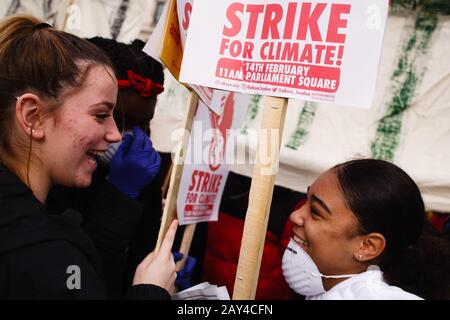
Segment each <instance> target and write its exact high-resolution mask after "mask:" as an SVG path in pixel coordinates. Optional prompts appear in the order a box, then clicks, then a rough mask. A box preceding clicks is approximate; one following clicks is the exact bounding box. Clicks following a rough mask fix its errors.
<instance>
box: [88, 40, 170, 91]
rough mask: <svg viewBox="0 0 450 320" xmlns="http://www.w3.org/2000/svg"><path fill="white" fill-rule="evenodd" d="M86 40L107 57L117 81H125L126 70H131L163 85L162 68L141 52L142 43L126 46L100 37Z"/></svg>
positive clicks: (134, 42)
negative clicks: (112, 65)
mask: <svg viewBox="0 0 450 320" xmlns="http://www.w3.org/2000/svg"><path fill="white" fill-rule="evenodd" d="M87 40H88V41H89V42H91V43H93V44H95V45H96V46H97V47H99V48H101V49H102V50H103V51H104V52H105V53H106V54H107V55H108V56H109V58H110V59H111V61H112V62H113V64H114V67H115V71H116V76H117V79H127V70H131V71H133V72H134V73H137V74H139V75H140V76H143V77H146V78H149V79H151V80H152V81H154V82H156V83H159V84H163V83H164V72H163V67H162V65H161V63H159V62H158V61H156V60H155V59H153V58H152V57H150V56H148V55H147V54H145V53H144V52H143V51H142V49H143V48H144V45H145V43H144V42H143V41H141V40H139V39H136V40H134V41H133V42H132V43H131V44H129V45H127V44H125V43H121V42H117V41H116V40H112V39H105V38H101V37H94V38H90V39H87Z"/></svg>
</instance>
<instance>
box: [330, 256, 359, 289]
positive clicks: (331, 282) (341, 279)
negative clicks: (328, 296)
mask: <svg viewBox="0 0 450 320" xmlns="http://www.w3.org/2000/svg"><path fill="white" fill-rule="evenodd" d="M367 267H368V266H367V265H366V264H363V263H361V264H359V265H358V266H355V268H354V269H353V270H352V271H349V272H345V273H340V274H339V275H346V274H349V275H351V274H359V273H363V272H364V271H366V270H367ZM350 278H351V277H350V276H349V277H348V278H337V279H335V278H325V277H322V283H323V288H324V289H325V290H326V291H328V290H330V289H331V288H333V287H334V286H335V285H337V284H339V283H341V282H343V281H345V280H348V279H350Z"/></svg>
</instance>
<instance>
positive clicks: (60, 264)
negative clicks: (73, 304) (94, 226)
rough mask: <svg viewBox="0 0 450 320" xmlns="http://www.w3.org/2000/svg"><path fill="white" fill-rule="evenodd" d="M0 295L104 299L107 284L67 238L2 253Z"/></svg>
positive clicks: (28, 297) (35, 297)
mask: <svg viewBox="0 0 450 320" xmlns="http://www.w3.org/2000/svg"><path fill="white" fill-rule="evenodd" d="M1 260H2V263H1V264H0V265H1V270H0V283H2V288H0V292H1V293H0V296H3V298H5V299H31V300H36V299H38V300H39V299H45V300H47V299H63V300H77V299H105V298H106V293H105V287H104V283H103V279H102V277H101V275H99V274H98V273H97V272H96V270H95V268H94V267H93V265H92V264H91V262H90V261H89V260H88V259H87V257H86V256H85V255H84V253H83V252H82V251H80V250H79V249H78V248H77V247H75V246H74V245H72V244H71V243H70V242H67V241H64V240H55V241H49V242H42V243H40V244H36V245H32V246H29V247H25V248H22V249H20V250H17V251H13V252H10V253H8V254H5V255H2V257H1Z"/></svg>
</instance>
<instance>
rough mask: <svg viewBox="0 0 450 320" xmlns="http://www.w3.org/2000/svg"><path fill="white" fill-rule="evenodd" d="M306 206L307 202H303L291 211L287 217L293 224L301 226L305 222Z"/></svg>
mask: <svg viewBox="0 0 450 320" xmlns="http://www.w3.org/2000/svg"><path fill="white" fill-rule="evenodd" d="M306 207H307V204H306V203H305V204H304V205H303V206H301V207H300V208H299V209H297V210H295V211H294V212H292V213H291V215H290V217H289V218H290V219H291V221H292V222H293V223H294V224H295V225H297V226H300V227H302V226H303V225H304V224H305V220H306V218H307V210H306Z"/></svg>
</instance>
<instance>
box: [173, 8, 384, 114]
mask: <svg viewBox="0 0 450 320" xmlns="http://www.w3.org/2000/svg"><path fill="white" fill-rule="evenodd" d="M387 12H388V1H387V0H310V1H292V0H291V1H289V0H284V1H274V0H269V1H267V0H241V1H236V0H221V1H210V0H195V3H194V7H193V10H192V14H191V16H190V27H189V33H188V37H187V41H186V47H185V49H184V57H183V63H182V68H181V75H180V80H181V81H183V82H186V83H192V84H196V85H203V86H208V87H214V88H218V89H224V90H230V91H240V92H245V93H253V94H261V95H271V96H278V97H286V98H297V99H301V100H310V101H324V102H332V103H336V104H341V105H347V106H349V105H350V106H357V107H369V106H370V105H371V102H372V97H373V93H374V89H375V83H376V76H377V69H378V65H379V60H380V54H381V45H382V41H383V34H384V27H385V23H386V19H387ZM206 26H207V27H206Z"/></svg>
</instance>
